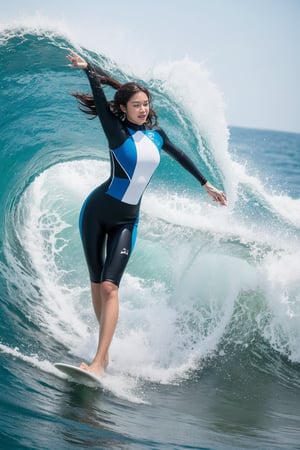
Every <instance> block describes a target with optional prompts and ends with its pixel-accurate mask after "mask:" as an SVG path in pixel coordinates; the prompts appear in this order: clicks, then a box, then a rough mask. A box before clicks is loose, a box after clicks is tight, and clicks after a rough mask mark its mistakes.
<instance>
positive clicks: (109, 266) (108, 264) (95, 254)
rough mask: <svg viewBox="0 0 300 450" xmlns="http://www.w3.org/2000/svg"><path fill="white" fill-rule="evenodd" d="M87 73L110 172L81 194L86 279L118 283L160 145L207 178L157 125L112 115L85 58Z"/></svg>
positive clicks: (196, 174)
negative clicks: (84, 194) (95, 185)
mask: <svg viewBox="0 0 300 450" xmlns="http://www.w3.org/2000/svg"><path fill="white" fill-rule="evenodd" d="M86 73H87V76H88V78H89V81H90V84H91V88H92V91H93V96H94V99H95V105H96V111H97V114H98V117H99V119H100V122H101V124H102V127H103V130H104V133H105V135H106V137H107V140H108V145H109V149H110V161H111V173H110V176H109V178H108V180H106V181H105V182H104V183H103V184H101V185H100V186H98V187H97V188H96V189H95V190H94V191H93V192H92V193H91V194H90V195H89V196H88V197H87V199H86V200H85V202H84V204H83V206H82V209H81V212H80V220H79V224H80V234H81V239H82V243H83V248H84V253H85V257H86V261H87V265H88V270H89V274H90V280H91V281H92V282H94V283H100V282H102V281H111V282H112V283H114V284H116V285H117V286H119V283H120V280H121V277H122V275H123V273H124V270H125V268H126V265H127V263H128V260H129V257H130V254H131V252H132V250H133V247H134V244H135V239H136V233H137V224H138V217H139V210H140V203H141V198H142V195H143V193H144V191H145V189H146V187H147V185H148V183H149V182H150V179H151V177H152V175H153V173H154V171H155V169H156V168H157V166H158V165H159V162H160V153H161V150H162V149H163V150H164V151H166V152H167V153H168V154H169V155H170V156H172V157H173V158H174V159H176V160H177V161H178V162H179V163H180V164H181V165H182V166H183V167H184V168H185V169H186V170H187V171H188V172H190V173H191V174H192V175H193V176H194V177H195V178H196V179H197V180H198V181H199V182H200V183H201V184H202V185H203V184H205V183H206V181H207V180H206V179H205V178H204V176H203V175H202V174H201V172H200V171H199V170H198V169H197V167H196V166H195V164H194V163H193V162H192V161H191V160H190V159H189V158H188V156H187V155H186V154H185V153H184V152H183V151H181V150H180V149H179V148H178V147H176V146H175V145H174V144H173V143H172V142H171V141H170V140H169V138H168V137H167V135H166V133H165V132H164V131H163V130H162V129H161V128H160V127H158V126H155V127H152V128H150V127H149V126H146V125H141V126H139V125H135V124H133V123H131V122H128V121H127V120H125V121H121V120H120V119H119V118H118V117H117V116H115V115H114V114H113V113H112V112H111V110H110V106H109V104H108V102H107V99H106V97H105V94H104V92H103V89H102V86H101V83H100V81H99V77H97V74H103V73H104V72H102V70H101V69H99V68H95V67H93V66H91V65H90V64H89V65H88V68H87V69H86Z"/></svg>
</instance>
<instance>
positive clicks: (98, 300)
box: [80, 281, 119, 376]
mask: <svg viewBox="0 0 300 450" xmlns="http://www.w3.org/2000/svg"><path fill="white" fill-rule="evenodd" d="M91 287H92V299H93V305H94V310H95V314H96V317H97V319H98V322H99V324H100V331H99V342H98V348H97V352H96V355H95V357H94V359H93V361H92V363H91V365H90V366H88V365H87V364H85V363H81V365H80V367H81V368H82V369H84V370H88V371H89V372H92V373H94V374H95V375H98V376H102V375H103V374H104V370H105V368H106V366H107V364H108V350H109V346H110V344H111V341H112V338H113V335H114V332H115V329H116V325H117V322H118V316H119V299H118V287H117V286H116V285H115V284H114V283H111V282H110V281H103V282H102V283H101V284H98V283H91Z"/></svg>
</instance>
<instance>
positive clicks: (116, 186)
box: [106, 177, 130, 200]
mask: <svg viewBox="0 0 300 450" xmlns="http://www.w3.org/2000/svg"><path fill="white" fill-rule="evenodd" d="M129 183H130V181H129V180H128V178H117V177H115V178H113V180H112V183H111V184H110V185H109V188H108V189H107V191H106V192H107V193H108V194H109V195H111V196H112V197H114V198H117V199H118V200H122V198H123V195H124V193H125V192H126V189H127V188H128V186H129Z"/></svg>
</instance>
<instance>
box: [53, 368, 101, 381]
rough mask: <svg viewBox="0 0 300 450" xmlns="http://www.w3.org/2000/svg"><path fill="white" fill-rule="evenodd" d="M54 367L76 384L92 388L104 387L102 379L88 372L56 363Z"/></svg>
mask: <svg viewBox="0 0 300 450" xmlns="http://www.w3.org/2000/svg"><path fill="white" fill-rule="evenodd" d="M54 367H56V369H58V370H60V371H61V372H63V373H64V374H66V375H68V377H69V378H71V379H72V380H73V381H74V382H75V383H78V384H85V385H87V386H92V387H103V385H102V383H101V379H100V378H98V377H97V376H96V375H94V374H92V373H90V372H87V371H86V370H82V369H80V367H77V366H73V365H72V364H65V363H55V364H54Z"/></svg>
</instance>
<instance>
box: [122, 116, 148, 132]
mask: <svg viewBox="0 0 300 450" xmlns="http://www.w3.org/2000/svg"><path fill="white" fill-rule="evenodd" d="M125 125H126V127H128V128H131V129H132V130H135V131H138V130H146V125H145V124H143V125H136V124H135V123H132V122H129V120H127V119H125Z"/></svg>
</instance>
